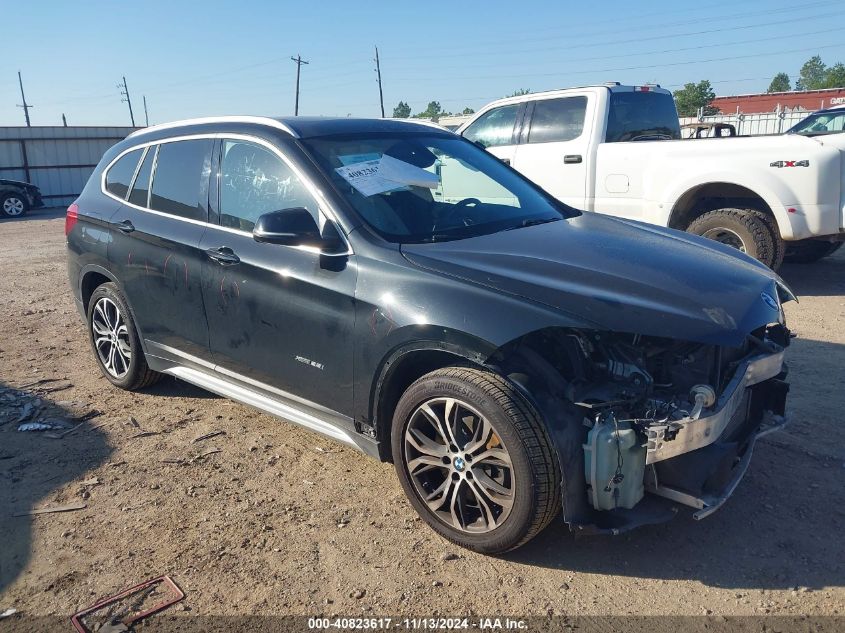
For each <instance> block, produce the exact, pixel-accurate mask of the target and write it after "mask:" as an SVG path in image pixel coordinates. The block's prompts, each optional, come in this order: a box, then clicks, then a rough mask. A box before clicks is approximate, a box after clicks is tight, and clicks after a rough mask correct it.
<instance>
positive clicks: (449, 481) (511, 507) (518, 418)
mask: <svg viewBox="0 0 845 633" xmlns="http://www.w3.org/2000/svg"><path fill="white" fill-rule="evenodd" d="M392 451H393V461H394V464H395V467H396V471H397V474H398V476H399V480H400V482H401V483H402V488H403V489H404V491H405V494H406V495H407V496H408V499H409V500H410V502H411V504H412V505H413V506H414V509H415V510H416V511H417V512H418V513H419V515H420V516H421V517H422V518H423V519H424V520H425V521H426V523H428V524H429V525H430V526H431V527H432V528H433V529H434V530H435V531H436V532H438V533H439V534H440V535H442V536H444V537H445V538H447V539H449V540H450V541H452V542H454V543H457V544H458V545H461V546H462V547H466V548H468V549H471V550H474V551H477V552H482V553H487V554H493V553H499V552H505V551H507V550H510V549H514V548H515V547H518V546H520V545H522V544H523V543H525V542H527V541H528V540H530V539H531V538H533V537H534V536H535V535H536V534H537V533H538V532H540V530H542V529H543V528H544V527H545V526H546V525H548V523H549V522H550V521H551V520H552V518H554V516H555V514H556V513H557V512H558V511H559V508H560V479H561V475H560V470H559V465H558V462H557V458H556V455H555V453H554V451H553V450H552V448H551V444H550V442H549V439H548V437H547V436H546V433H545V430H544V428H543V422H542V420H541V419H540V417H539V414H538V413H537V412H536V411H535V410H534V409H533V407H531V406H530V404H529V403H528V402H527V401H526V400H525V399H524V398H523V397H522V396H521V395H520V394H519V393H518V392H517V391H516V390H515V389H514V388H513V386H511V384H510V383H508V382H507V381H506V380H504V379H503V378H502V377H500V376H498V375H496V374H493V373H491V372H487V371H481V370H476V369H468V368H449V369H443V370H438V371H435V372H432V373H430V374H427V375H425V376H423V377H422V378H420V379H419V380H417V381H416V382H415V383H414V384H412V385H411V386H410V387H409V388H408V390H407V391H406V392H405V393H404V395H403V396H402V398H401V399H400V401H399V404H398V405H397V408H396V412H395V414H394V418H393V428H392Z"/></svg>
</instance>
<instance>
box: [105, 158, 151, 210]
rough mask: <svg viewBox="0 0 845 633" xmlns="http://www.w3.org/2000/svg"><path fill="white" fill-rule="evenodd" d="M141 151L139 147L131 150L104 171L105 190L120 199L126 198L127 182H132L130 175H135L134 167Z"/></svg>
mask: <svg viewBox="0 0 845 633" xmlns="http://www.w3.org/2000/svg"><path fill="white" fill-rule="evenodd" d="M142 151H143V150H141V149H136V150H132V151H131V152H129V153H128V154H126V155H125V156H123V157H122V158H121V159H120V160H118V161H117V162H116V163H115V164H114V165H112V166H111V167H110V168H109V170H108V172H106V191H108V192H109V193H110V194H112V195H113V196H117V197H118V198H120V199H121V200H123V199H125V198H126V192H128V191H129V184H130V183H131V182H132V176H134V175H135V168H136V167H137V166H138V160H139V159H140V158H141V152H142Z"/></svg>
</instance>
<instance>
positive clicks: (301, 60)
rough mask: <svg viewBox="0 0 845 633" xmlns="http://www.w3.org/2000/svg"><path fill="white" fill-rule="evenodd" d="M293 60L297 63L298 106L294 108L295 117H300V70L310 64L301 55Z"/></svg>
mask: <svg viewBox="0 0 845 633" xmlns="http://www.w3.org/2000/svg"><path fill="white" fill-rule="evenodd" d="M291 59H292V60H293V61H295V62H296V105H295V106H294V108H293V115H294V116H299V70H300V69H301V68H302V64H307V63H308V62H306V61H305V60H304V59H302V56H301V55H297V56H296V57H291Z"/></svg>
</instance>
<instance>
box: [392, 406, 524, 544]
mask: <svg viewBox="0 0 845 633" xmlns="http://www.w3.org/2000/svg"><path fill="white" fill-rule="evenodd" d="M404 440H405V441H404V449H405V467H406V468H407V471H408V474H409V475H410V479H411V482H412V484H413V486H414V489H415V490H416V493H417V494H418V495H419V497H420V499H422V501H423V502H424V503H425V504H426V505H427V506H428V508H429V510H431V512H432V514H433V515H434V516H436V517H437V518H438V519H439V520H441V521H443V522H444V523H446V524H447V525H449V526H450V527H452V528H455V529H457V530H460V531H463V532H472V533H483V532H490V531H492V530H494V529H496V528H497V527H499V526H500V525H502V523H504V521H505V520H506V519H507V518H508V515H509V514H510V512H511V509H512V508H513V503H514V491H515V486H514V467H513V462H512V461H511V456H510V454H509V453H508V450H507V448H506V447H505V445H504V443H503V442H502V439H501V436H500V435H499V433H497V431H496V429H495V428H494V426H493V424H492V423H491V422H490V421H489V420H487V419H486V418H485V417H484V416H482V415H481V414H480V413H479V412H478V411H476V410H475V409H474V408H473V407H471V406H470V405H468V404H466V403H464V402H461V401H459V400H456V399H454V398H434V399H431V400H428V401H426V402H425V403H423V404H422V405H421V406H419V407H418V408H417V409H416V411H414V413H413V415H412V416H411V419H410V421H409V422H408V425H407V427H406V430H405V437H404Z"/></svg>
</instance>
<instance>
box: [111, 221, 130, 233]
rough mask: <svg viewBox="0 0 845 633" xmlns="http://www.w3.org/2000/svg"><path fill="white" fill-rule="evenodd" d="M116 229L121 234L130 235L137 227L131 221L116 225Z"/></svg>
mask: <svg viewBox="0 0 845 633" xmlns="http://www.w3.org/2000/svg"><path fill="white" fill-rule="evenodd" d="M115 228H117V230H118V231H120V232H121V233H127V234H128V233H131V232H132V231H134V230H135V225H134V224H132V222H130V221H129V220H124V221H123V222H118V223H117V224H116V225H115Z"/></svg>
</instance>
